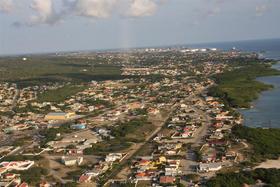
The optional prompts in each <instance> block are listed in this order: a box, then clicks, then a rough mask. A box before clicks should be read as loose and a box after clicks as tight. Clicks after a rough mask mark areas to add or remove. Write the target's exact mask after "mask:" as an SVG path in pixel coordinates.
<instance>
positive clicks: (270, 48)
mask: <svg viewBox="0 0 280 187" xmlns="http://www.w3.org/2000/svg"><path fill="white" fill-rule="evenodd" d="M195 47H215V48H219V49H224V50H229V49H232V48H233V47H235V48H236V49H238V50H243V51H250V52H256V53H259V54H260V55H261V56H262V57H264V58H269V59H275V60H278V61H280V39H269V40H255V41H242V42H224V43H216V44H215V43H212V44H199V45H195ZM273 67H274V68H276V69H279V70H280V62H279V63H278V64H276V65H274V66H273ZM257 80H258V81H261V82H264V83H266V84H271V85H274V89H272V90H269V91H265V92H262V93H261V94H260V97H259V99H258V100H256V101H254V102H253V103H252V105H253V108H251V109H246V110H241V113H242V114H243V118H244V125H246V126H249V127H264V128H280V76H271V77H260V78H258V79H257Z"/></svg>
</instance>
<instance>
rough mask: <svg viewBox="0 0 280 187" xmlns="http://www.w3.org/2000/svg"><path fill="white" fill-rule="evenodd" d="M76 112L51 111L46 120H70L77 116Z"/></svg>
mask: <svg viewBox="0 0 280 187" xmlns="http://www.w3.org/2000/svg"><path fill="white" fill-rule="evenodd" d="M75 115H76V114H75V113H74V112H70V113H64V112H51V113H49V114H47V115H46V116H45V120H68V119H71V118H73V117H74V116H75Z"/></svg>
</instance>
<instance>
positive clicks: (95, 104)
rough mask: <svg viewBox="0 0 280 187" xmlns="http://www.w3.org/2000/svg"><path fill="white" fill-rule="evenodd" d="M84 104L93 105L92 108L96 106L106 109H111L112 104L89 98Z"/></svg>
mask: <svg viewBox="0 0 280 187" xmlns="http://www.w3.org/2000/svg"><path fill="white" fill-rule="evenodd" d="M85 102H86V103H87V104H90V105H94V106H97V105H104V106H105V107H107V108H109V107H113V105H112V103H110V102H109V101H105V100H102V99H93V98H90V99H86V100H85Z"/></svg>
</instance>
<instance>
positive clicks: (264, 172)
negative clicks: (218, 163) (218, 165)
mask: <svg viewBox="0 0 280 187" xmlns="http://www.w3.org/2000/svg"><path fill="white" fill-rule="evenodd" d="M257 180H261V181H262V182H264V183H266V184H267V186H275V187H276V186H279V185H280V170H279V169H262V168H259V169H256V170H254V171H249V172H246V171H242V172H240V173H225V174H218V175H217V176H216V177H214V178H212V179H210V180H209V181H208V182H207V184H206V186H208V187H239V186H243V184H256V181H257Z"/></svg>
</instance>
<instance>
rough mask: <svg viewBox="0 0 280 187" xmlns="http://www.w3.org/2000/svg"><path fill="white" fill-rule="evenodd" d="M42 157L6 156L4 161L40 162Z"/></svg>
mask: <svg viewBox="0 0 280 187" xmlns="http://www.w3.org/2000/svg"><path fill="white" fill-rule="evenodd" d="M41 158H42V157H41V156H27V155H10V156H5V157H4V158H3V159H2V161H7V162H10V161H24V160H34V161H38V160H40V159H41Z"/></svg>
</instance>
